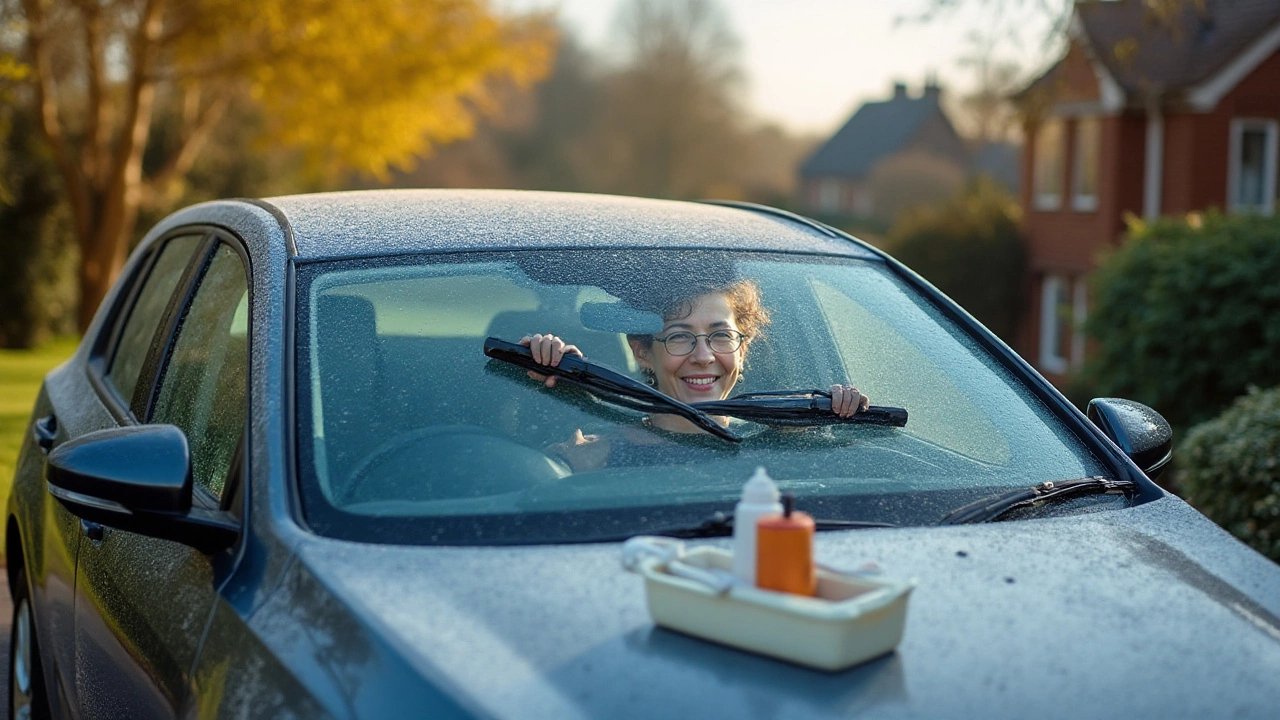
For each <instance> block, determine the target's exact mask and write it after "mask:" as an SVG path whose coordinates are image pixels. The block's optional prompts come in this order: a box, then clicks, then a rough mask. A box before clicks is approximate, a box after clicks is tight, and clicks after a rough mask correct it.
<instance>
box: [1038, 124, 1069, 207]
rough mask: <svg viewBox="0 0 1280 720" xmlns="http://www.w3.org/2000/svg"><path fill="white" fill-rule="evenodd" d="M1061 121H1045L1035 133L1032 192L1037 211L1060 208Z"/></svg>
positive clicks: (1061, 166)
mask: <svg viewBox="0 0 1280 720" xmlns="http://www.w3.org/2000/svg"><path fill="white" fill-rule="evenodd" d="M1062 155H1063V149H1062V121H1061V120H1046V121H1045V122H1044V123H1043V124H1042V125H1041V126H1040V130H1039V131H1038V132H1037V133H1036V146H1035V171H1034V172H1035V174H1034V182H1035V184H1034V185H1033V190H1034V192H1035V200H1034V202H1035V208H1036V209H1037V210H1057V209H1058V208H1059V207H1061V206H1062V169H1063V165H1062Z"/></svg>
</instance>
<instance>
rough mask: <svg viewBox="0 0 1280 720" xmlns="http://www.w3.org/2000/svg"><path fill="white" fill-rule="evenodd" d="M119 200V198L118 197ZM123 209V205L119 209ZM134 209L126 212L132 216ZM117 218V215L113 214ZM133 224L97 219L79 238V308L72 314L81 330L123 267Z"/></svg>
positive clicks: (99, 216) (135, 211)
mask: <svg viewBox="0 0 1280 720" xmlns="http://www.w3.org/2000/svg"><path fill="white" fill-rule="evenodd" d="M122 199H123V198H122ZM121 209H122V210H123V208H121ZM136 213H137V208H136V207H135V208H133V211H132V212H128V213H127V214H128V215H130V216H133V217H136ZM112 214H113V213H108V212H103V213H99V214H98V218H100V219H101V220H105V219H106V218H107V217H109V216H111V215H112ZM116 217H117V218H120V219H123V218H121V217H120V214H116ZM133 227H134V223H132V222H130V223H129V224H128V227H125V226H124V225H123V224H121V223H120V222H118V221H117V222H101V221H100V222H98V223H95V224H92V225H90V227H89V232H90V236H89V237H81V238H79V240H80V271H79V279H80V309H79V312H78V313H77V316H76V322H77V324H78V325H79V329H80V332H81V333H84V332H85V331H86V330H88V329H89V323H91V322H93V316H94V314H95V313H96V312H97V311H98V306H99V305H100V304H102V299H103V298H105V297H106V296H107V292H108V291H110V290H111V285H112V284H113V283H114V282H115V279H116V277H117V276H118V275H119V274H120V270H121V269H122V268H123V267H124V260H125V254H126V252H125V251H126V250H127V249H128V246H129V236H130V235H131V234H132V233H133Z"/></svg>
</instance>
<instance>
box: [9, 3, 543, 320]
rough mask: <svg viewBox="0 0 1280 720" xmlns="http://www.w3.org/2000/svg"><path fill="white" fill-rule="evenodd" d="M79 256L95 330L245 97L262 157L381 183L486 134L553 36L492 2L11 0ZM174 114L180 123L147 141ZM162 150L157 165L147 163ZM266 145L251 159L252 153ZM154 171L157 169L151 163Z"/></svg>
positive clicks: (539, 23) (534, 19)
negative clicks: (153, 212) (104, 303)
mask: <svg viewBox="0 0 1280 720" xmlns="http://www.w3.org/2000/svg"><path fill="white" fill-rule="evenodd" d="M0 9H3V12H4V16H5V18H6V19H7V20H8V21H9V22H8V23H7V25H8V26H9V27H8V33H9V37H16V38H17V40H18V55H19V58H20V60H21V61H22V62H23V63H24V64H25V67H26V68H27V72H26V73H25V74H26V77H27V78H28V82H30V83H31V87H32V89H33V91H34V102H35V105H36V109H37V113H38V117H39V124H40V127H41V130H42V132H43V135H44V137H45V138H46V139H47V141H48V143H49V145H50V147H51V150H52V154H53V157H54V159H55V161H56V164H57V167H58V171H59V174H60V175H61V177H62V180H63V184H64V186H65V189H66V195H67V198H68V201H69V205H70V208H71V212H72V216H73V218H74V226H75V234H76V237H77V240H78V243H79V247H80V254H81V260H80V269H79V286H80V291H81V298H80V309H79V314H78V321H79V325H80V327H81V329H84V328H85V327H87V326H88V323H89V321H90V320H91V319H92V317H93V314H94V312H95V311H96V309H97V306H98V304H99V303H100V302H101V300H102V298H103V296H104V295H105V294H106V292H107V290H108V289H109V288H110V287H111V284H112V283H113V282H114V280H115V278H116V276H117V275H118V274H119V272H120V270H121V268H122V267H123V264H124V260H125V257H126V255H127V253H128V249H129V242H130V239H131V238H132V237H133V235H134V231H135V225H136V224H137V218H138V212H139V209H140V208H142V207H144V206H146V205H149V204H155V203H157V202H159V201H161V200H162V199H163V198H165V197H166V196H167V195H169V194H170V193H171V190H172V188H173V187H174V185H175V183H179V182H180V181H181V179H182V178H183V176H184V175H185V174H186V173H187V172H188V171H189V170H190V169H191V167H192V164H193V163H194V162H195V160H196V158H197V157H199V155H200V153H201V150H202V149H203V148H204V146H205V145H206V143H207V142H208V141H209V138H210V135H211V133H212V132H213V130H214V129H215V127H216V126H217V125H218V123H219V121H220V120H222V119H223V117H224V116H225V114H226V113H227V110H228V107H229V106H230V104H231V103H234V102H252V103H256V104H257V105H258V106H259V107H260V109H261V111H262V115H263V117H265V118H266V123H265V126H264V128H263V129H262V133H261V137H260V138H259V142H260V143H262V144H263V146H264V147H271V146H278V145H287V146H291V147H295V148H298V149H299V150H300V151H301V152H302V154H303V157H305V159H306V161H307V164H308V166H309V167H311V168H312V169H313V170H316V171H320V172H337V171H341V170H348V169H350V170H356V171H360V172H364V173H368V174H371V175H375V176H376V175H382V174H384V173H386V171H387V170H388V168H389V167H392V166H397V165H404V164H407V163H410V162H412V158H413V157H414V156H415V155H418V154H420V153H423V152H425V151H427V150H428V149H429V148H430V147H431V146H432V145H435V144H439V143H445V142H448V141H451V140H455V139H458V138H462V137H465V136H467V135H468V134H470V133H471V132H472V129H473V122H474V118H475V117H476V115H477V114H479V113H483V112H485V111H488V110H493V109H494V104H495V101H494V97H495V96H494V93H493V91H494V88H495V87H496V86H497V85H498V84H510V83H515V84H517V85H527V84H529V83H532V82H533V81H535V80H537V79H539V78H540V77H542V76H543V75H544V74H545V73H546V72H547V68H548V67H549V64H550V60H551V57H552V54H553V49H554V40H555V38H554V32H553V30H552V28H551V26H550V24H549V23H548V22H547V21H546V19H545V18H543V17H541V16H512V17H505V16H501V15H499V14H496V13H495V12H493V11H492V10H491V9H490V8H489V7H488V5H487V4H486V2H485V1H484V0H360V1H359V2H332V1H331V0H0ZM163 106H170V107H174V108H176V109H177V114H178V116H179V117H180V118H181V123H180V125H181V129H180V131H179V132H178V135H177V137H176V138H172V139H170V141H169V142H166V143H165V144H164V145H165V147H163V148H155V147H151V148H149V147H148V140H149V138H150V137H151V135H152V132H153V130H154V128H155V125H156V123H157V120H158V114H159V110H160V108H161V107H163ZM144 151H147V152H149V153H153V154H154V153H156V152H157V151H160V152H161V153H162V154H163V156H164V157H162V158H160V159H159V161H158V162H157V161H154V160H155V159H154V158H150V157H149V159H148V162H147V163H146V164H145V165H144V163H143V153H144ZM245 151H246V152H252V151H253V149H252V148H246V149H245ZM144 168H145V169H144Z"/></svg>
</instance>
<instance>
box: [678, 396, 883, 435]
mask: <svg viewBox="0 0 1280 720" xmlns="http://www.w3.org/2000/svg"><path fill="white" fill-rule="evenodd" d="M693 407H695V408H697V409H699V410H702V411H703V412H707V413H710V414H712V415H732V416H733V417H736V418H740V419H742V420H751V421H753V422H758V423H761V424H763V425H803V426H808V425H839V424H846V423H848V424H864V425H888V426H891V427H902V426H904V425H906V424H907V411H906V410H905V409H904V408H898V407H885V406H880V405H872V406H871V407H869V408H867V409H866V410H862V411H859V412H857V413H855V414H853V415H851V416H849V417H847V418H845V417H840V416H839V415H837V414H835V413H833V412H831V393H829V392H826V391H825V390H777V391H774V392H758V393H744V394H742V395H734V396H733V397H731V398H726V399H724V400H712V401H709V402H699V403H693Z"/></svg>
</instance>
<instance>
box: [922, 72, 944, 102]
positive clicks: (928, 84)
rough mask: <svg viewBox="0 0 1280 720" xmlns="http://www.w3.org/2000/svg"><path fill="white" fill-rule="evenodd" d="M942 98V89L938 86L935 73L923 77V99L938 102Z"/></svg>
mask: <svg viewBox="0 0 1280 720" xmlns="http://www.w3.org/2000/svg"><path fill="white" fill-rule="evenodd" d="M941 96H942V88H941V87H939V86H938V75H937V73H932V72H931V73H929V74H927V75H925V76H924V97H926V98H930V99H933V100H938V99H939V98H940V97H941Z"/></svg>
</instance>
